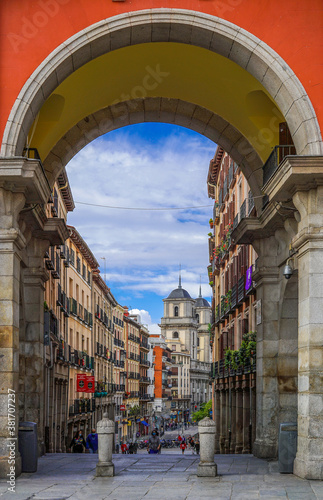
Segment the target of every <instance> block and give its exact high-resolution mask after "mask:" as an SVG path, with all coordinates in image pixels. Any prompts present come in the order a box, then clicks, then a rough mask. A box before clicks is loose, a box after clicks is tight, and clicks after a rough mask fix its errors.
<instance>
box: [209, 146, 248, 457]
mask: <svg viewBox="0 0 323 500" xmlns="http://www.w3.org/2000/svg"><path fill="white" fill-rule="evenodd" d="M207 183H208V194H209V197H211V198H213V199H214V200H215V203H214V210H213V217H212V218H211V219H210V226H211V231H210V233H209V253H210V265H209V268H208V273H209V280H210V286H211V287H212V292H213V301H212V312H213V317H212V328H211V332H210V343H211V345H212V361H213V363H212V369H211V380H212V394H213V414H214V417H215V421H216V424H217V434H216V436H217V438H216V451H217V452H220V453H241V452H244V453H250V452H251V451H252V443H253V440H254V432H255V425H254V421H255V369H256V364H255V352H253V351H255V346H254V344H252V342H253V336H254V333H253V332H255V331H256V329H257V301H256V290H255V287H254V282H253V280H252V276H253V273H254V272H255V262H256V258H257V255H256V253H255V251H254V250H253V248H252V247H251V246H248V245H236V244H235V243H234V241H233V240H232V238H231V233H232V230H233V229H234V228H235V227H236V226H237V225H238V223H239V222H240V221H241V220H242V219H244V218H246V217H248V216H250V215H253V214H254V200H253V197H252V193H251V190H250V188H249V186H248V183H247V181H246V179H245V177H244V176H243V175H242V173H241V171H240V169H239V167H238V165H237V164H235V163H234V161H233V160H232V159H231V158H230V156H229V155H228V154H227V153H226V152H225V151H224V150H223V149H222V148H220V147H218V148H217V150H216V153H215V156H214V158H213V160H212V161H211V163H210V167H209V172H208V179H207ZM251 346H252V347H253V350H250V347H251ZM239 349H240V350H239ZM250 353H252V354H250Z"/></svg>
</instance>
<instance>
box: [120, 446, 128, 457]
mask: <svg viewBox="0 0 323 500" xmlns="http://www.w3.org/2000/svg"><path fill="white" fill-rule="evenodd" d="M127 451H128V446H127V445H126V443H122V445H121V452H122V455H126V454H127Z"/></svg>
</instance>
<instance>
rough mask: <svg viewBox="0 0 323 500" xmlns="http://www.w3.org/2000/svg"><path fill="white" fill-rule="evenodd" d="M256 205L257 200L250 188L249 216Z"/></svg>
mask: <svg viewBox="0 0 323 500" xmlns="http://www.w3.org/2000/svg"><path fill="white" fill-rule="evenodd" d="M254 206H255V200H254V198H253V196H252V192H251V189H249V192H248V217H249V215H250V214H251V212H252V209H253V208H254Z"/></svg>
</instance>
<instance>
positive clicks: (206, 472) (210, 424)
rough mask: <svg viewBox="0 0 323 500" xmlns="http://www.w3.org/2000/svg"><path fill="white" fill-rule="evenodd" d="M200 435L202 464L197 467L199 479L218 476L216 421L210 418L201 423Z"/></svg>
mask: <svg viewBox="0 0 323 500" xmlns="http://www.w3.org/2000/svg"><path fill="white" fill-rule="evenodd" d="M198 427H199V435H200V463H199V465H198V467H197V475H198V476H199V477H215V476H217V465H216V463H215V462H214V449H215V432H216V425H215V422H214V420H211V419H210V418H208V417H205V418H203V420H201V421H200V422H199V426H198Z"/></svg>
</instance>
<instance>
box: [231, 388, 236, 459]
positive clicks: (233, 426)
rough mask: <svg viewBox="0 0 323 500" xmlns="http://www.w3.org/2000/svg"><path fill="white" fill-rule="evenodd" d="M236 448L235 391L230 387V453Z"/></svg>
mask: <svg viewBox="0 0 323 500" xmlns="http://www.w3.org/2000/svg"><path fill="white" fill-rule="evenodd" d="M235 449H236V391H235V389H231V442H230V453H234V452H235Z"/></svg>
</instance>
